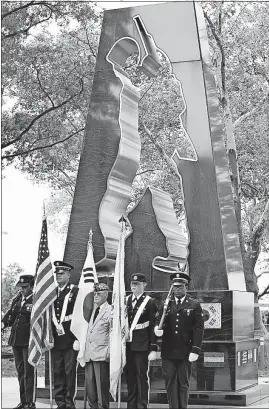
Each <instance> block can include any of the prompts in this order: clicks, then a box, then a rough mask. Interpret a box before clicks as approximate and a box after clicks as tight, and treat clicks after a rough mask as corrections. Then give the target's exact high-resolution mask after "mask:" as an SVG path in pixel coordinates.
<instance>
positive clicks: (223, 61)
mask: <svg viewBox="0 0 269 409" xmlns="http://www.w3.org/2000/svg"><path fill="white" fill-rule="evenodd" d="M203 12H204V16H205V19H206V21H207V22H208V25H209V27H210V30H211V32H212V34H213V36H214V38H215V40H216V43H217V45H218V47H219V50H220V54H221V82H222V90H223V92H225V91H226V76H225V61H226V60H225V53H224V48H223V45H222V42H221V39H220V37H219V36H218V34H217V32H216V30H215V27H214V24H213V22H212V20H211V19H210V17H209V16H208V15H207V13H206V11H205V10H204V11H203Z"/></svg>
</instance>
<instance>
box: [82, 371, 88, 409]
mask: <svg viewBox="0 0 269 409" xmlns="http://www.w3.org/2000/svg"><path fill="white" fill-rule="evenodd" d="M85 372H86V371H85V370H84V377H85V379H84V396H83V398H84V402H83V403H84V405H83V408H84V409H86V403H87V392H86V373H85Z"/></svg>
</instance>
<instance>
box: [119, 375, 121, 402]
mask: <svg viewBox="0 0 269 409" xmlns="http://www.w3.org/2000/svg"><path fill="white" fill-rule="evenodd" d="M120 405H121V375H120V376H119V386H118V408H120Z"/></svg>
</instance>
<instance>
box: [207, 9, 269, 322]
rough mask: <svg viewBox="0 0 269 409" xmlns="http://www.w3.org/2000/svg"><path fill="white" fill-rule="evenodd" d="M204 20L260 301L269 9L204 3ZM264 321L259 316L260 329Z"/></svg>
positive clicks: (252, 285) (253, 287)
mask: <svg viewBox="0 0 269 409" xmlns="http://www.w3.org/2000/svg"><path fill="white" fill-rule="evenodd" d="M204 15H205V18H206V21H207V23H208V26H209V29H210V32H211V47H212V55H213V61H214V66H215V69H216V78H217V86H218V89H219V96H220V103H221V107H222V111H223V117H224V120H225V124H226V137H227V144H226V146H227V155H228V160H229V165H230V174H231V182H232V186H233V193H234V203H235V209H236V216H237V223H238V230H239V236H240V242H241V249H242V253H243V263H244V272H245V278H246V284H247V290H248V291H253V292H254V294H255V299H256V301H257V299H258V296H259V289H258V285H257V278H256V276H255V273H254V269H255V265H256V262H257V260H258V257H259V254H260V251H261V248H262V246H263V245H264V247H266V244H267V243H268V219H269V195H268V187H269V186H268V168H269V166H268V165H269V163H268V157H269V146H268V143H267V142H266V141H268V122H267V115H268V114H267V113H268V101H269V81H268V80H269V65H268V56H267V47H266V45H265V44H266V43H267V42H268V40H269V37H268V30H267V29H266V27H267V28H268V23H269V18H268V4H267V3H262V2H260V3H249V4H245V3H241V4H240V3H238V4H237V3H233V4H232V5H231V4H228V3H226V4H225V3H224V1H222V2H221V3H218V4H214V5H213V6H212V4H205V5H204ZM236 142H237V146H238V151H237V150H236ZM240 180H241V183H240ZM242 210H243V220H242ZM263 239H264V240H263ZM267 291H268V289H267ZM259 321H260V319H259V317H258V316H256V328H258V327H259Z"/></svg>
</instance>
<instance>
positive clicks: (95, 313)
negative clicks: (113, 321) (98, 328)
mask: <svg viewBox="0 0 269 409" xmlns="http://www.w3.org/2000/svg"><path fill="white" fill-rule="evenodd" d="M99 311H100V307H97V308H96V310H95V312H94V316H93V322H94V321H95V320H96V317H97V315H98V314H99Z"/></svg>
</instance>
